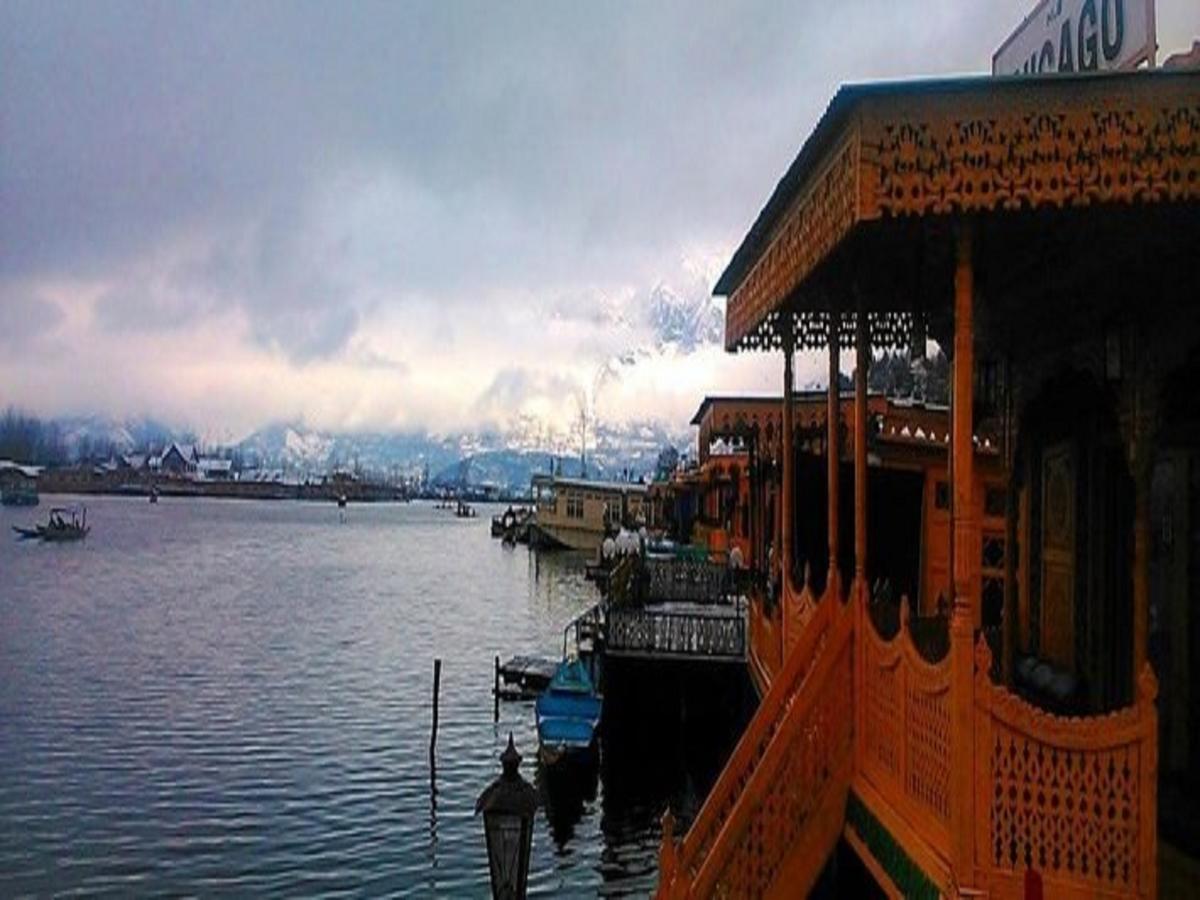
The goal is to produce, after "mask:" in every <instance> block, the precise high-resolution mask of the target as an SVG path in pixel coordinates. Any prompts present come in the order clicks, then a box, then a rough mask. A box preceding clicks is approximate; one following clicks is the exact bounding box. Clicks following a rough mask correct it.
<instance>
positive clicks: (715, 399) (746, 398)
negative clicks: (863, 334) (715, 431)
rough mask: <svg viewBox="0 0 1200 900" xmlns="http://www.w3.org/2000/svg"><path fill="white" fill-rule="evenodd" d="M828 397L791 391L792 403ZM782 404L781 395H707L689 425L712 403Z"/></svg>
mask: <svg viewBox="0 0 1200 900" xmlns="http://www.w3.org/2000/svg"><path fill="white" fill-rule="evenodd" d="M827 396H828V391H826V390H825V388H811V389H806V390H802V391H792V402H793V403H802V402H804V401H806V400H824V399H825V398H826V397H827ZM840 396H841V397H842V398H843V400H845V399H849V398H853V397H854V391H853V390H847V389H846V388H845V387H843V388H842V390H841V394H840ZM867 396H869V397H879V396H881V394H880V392H879V391H876V390H871V391H868V392H867ZM782 402H783V394H716V395H714V394H707V395H705V397H704V399H703V400H701V401H700V408H699V409H697V410H696V414H695V415H694V416H692V421H691V423H690V424H692V425H699V424H700V423H701V421H703V419H704V414H705V413H706V412H708V408H709V407H710V406H712V405H713V404H714V403H770V404H773V405H776V406H778V405H779V404H780V403H782Z"/></svg>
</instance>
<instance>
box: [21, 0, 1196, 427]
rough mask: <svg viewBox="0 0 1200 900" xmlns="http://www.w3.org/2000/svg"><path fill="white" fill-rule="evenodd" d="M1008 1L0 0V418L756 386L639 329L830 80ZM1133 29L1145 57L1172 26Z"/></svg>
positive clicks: (180, 418) (961, 27)
mask: <svg viewBox="0 0 1200 900" xmlns="http://www.w3.org/2000/svg"><path fill="white" fill-rule="evenodd" d="M1032 5H1033V4H1032V2H1030V0H1021V2H1010V0H988V2H984V0H977V2H967V0H891V2H873V0H870V2H869V0H862V2H853V0H841V2H829V0H821V2H806V0H791V2H778V0H776V2H766V3H746V4H742V3H739V4H731V3H727V2H723V0H722V2H715V0H714V2H709V0H688V2H661V3H660V2H645V3H642V2H638V3H634V2H619V3H618V2H596V3H589V4H584V3H582V2H576V0H563V2H550V0H546V2H541V3H524V2H519V0H518V2H505V3H495V2H489V3H470V2H447V0H439V2H430V3H421V2H389V3H371V2H354V3H338V4H333V3H317V2H289V3H271V2H217V0H210V2H204V3H187V2H103V3H86V4H85V3H75V2H65V3H59V2H48V0H36V2H17V0H0V407H3V406H7V405H10V404H11V405H16V406H19V407H21V408H24V409H26V410H28V411H31V412H34V413H37V414H41V415H47V416H61V415H77V414H100V415H105V416H112V417H116V418H121V417H130V416H139V415H147V414H148V415H152V416H155V417H157V418H160V419H163V420H165V421H167V422H170V423H174V424H176V425H179V426H184V427H189V428H192V429H194V430H196V431H198V432H199V433H201V434H202V435H205V436H208V437H210V438H216V439H222V438H223V439H237V438H238V437H240V436H242V435H244V434H246V433H248V432H249V431H251V430H253V429H255V428H257V427H260V426H263V425H266V424H269V423H273V422H281V421H289V422H302V423H304V424H306V425H308V426H310V427H313V428H320V429H324V430H330V431H355V430H391V429H430V430H434V431H439V430H440V431H445V430H451V429H460V428H477V427H481V426H485V425H486V426H489V427H500V428H503V427H506V426H507V425H509V424H510V423H512V422H516V421H519V420H525V421H528V420H537V421H544V422H546V423H547V424H548V425H549V426H550V427H559V426H565V425H567V423H569V422H571V421H573V420H574V419H576V418H577V417H578V412H579V409H580V408H581V407H583V408H586V409H587V410H589V413H590V414H591V415H592V416H593V418H599V419H601V420H620V421H629V420H644V419H656V420H661V421H665V422H670V423H672V424H675V425H682V424H683V423H686V421H687V419H688V418H689V417H690V415H691V413H692V412H693V411H694V409H695V408H696V406H697V405H698V404H699V400H700V399H701V397H702V396H703V395H704V394H705V393H706V392H709V393H712V392H723V393H728V392H734V391H752V392H756V393H764V392H776V391H779V390H780V389H781V382H782V376H781V365H780V361H779V359H778V358H777V357H774V356H772V355H767V354H743V355H737V356H734V355H728V354H725V353H724V352H723V350H722V348H721V342H720V333H719V329H718V333H717V334H716V335H713V334H707V335H706V336H705V337H703V338H702V339H696V340H692V339H680V338H679V336H678V334H676V333H674V332H673V331H672V330H671V329H669V328H667V327H665V326H664V321H665V320H666V319H667V318H668V316H666V315H665V313H664V310H665V311H670V310H678V309H682V310H685V311H691V313H690V314H693V315H696V316H699V317H701V318H702V319H703V318H704V316H706V315H707V316H709V318H711V316H712V313H713V309H712V306H711V304H713V303H715V302H716V301H713V300H712V299H710V297H709V295H710V291H711V287H712V285H713V283H714V282H715V280H716V277H717V276H718V275H719V274H720V272H721V270H722V269H723V267H724V265H725V263H726V262H727V261H728V259H729V257H730V255H731V254H732V252H733V250H734V249H735V248H736V247H737V245H738V243H739V242H740V240H741V238H742V236H743V235H744V234H745V232H746V230H747V229H748V228H749V226H750V224H751V223H752V222H753V220H754V217H755V216H756V215H757V213H758V211H759V209H760V208H761V207H762V205H763V203H764V202H765V200H766V198H767V197H768V195H769V194H770V192H771V190H772V189H773V187H774V185H775V183H776V181H777V180H778V179H779V177H780V176H781V175H782V174H783V172H784V170H785V169H786V167H787V165H788V164H789V163H790V161H791V160H792V158H793V157H794V156H795V153H796V152H797V150H798V148H799V147H800V145H801V143H802V142H803V140H804V139H805V137H806V136H807V135H808V134H809V132H810V131H811V130H812V128H813V126H814V125H815V124H816V122H817V120H818V118H819V116H820V114H821V112H822V111H823V110H824V108H825V105H826V104H827V103H828V102H829V100H830V98H831V97H832V96H833V94H834V92H835V91H836V89H837V87H838V86H839V85H840V84H842V83H846V82H853V81H866V80H873V79H880V78H905V77H914V76H921V75H938V74H958V73H985V72H987V71H988V69H989V67H990V60H991V54H992V52H993V51H994V49H995V48H996V47H997V46H998V45H999V44H1000V43H1001V42H1002V41H1003V40H1004V38H1005V37H1006V36H1007V35H1008V33H1009V32H1010V31H1011V30H1012V29H1013V28H1014V27H1015V26H1016V25H1017V23H1019V22H1020V20H1021V19H1022V18H1023V17H1024V15H1025V14H1026V13H1027V12H1028V11H1029V9H1030V8H1032ZM1157 23H1158V37H1159V46H1160V48H1161V49H1160V54H1159V58H1160V60H1161V59H1162V58H1165V56H1166V55H1168V54H1169V53H1171V52H1174V51H1178V50H1183V49H1186V48H1187V47H1188V46H1190V44H1191V41H1192V39H1193V38H1194V37H1200V4H1198V3H1196V2H1195V0H1159V2H1158V4H1157ZM717 315H718V318H719V309H718V310H717ZM706 321H707V320H706ZM822 366H823V363H822V362H821V361H820V360H819V359H815V358H806V359H804V360H802V361H801V362H800V364H799V366H798V375H797V377H798V381H799V383H801V384H805V383H806V382H810V381H814V380H816V379H818V378H819V377H820V373H821V370H822Z"/></svg>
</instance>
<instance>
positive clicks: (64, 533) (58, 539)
mask: <svg viewBox="0 0 1200 900" xmlns="http://www.w3.org/2000/svg"><path fill="white" fill-rule="evenodd" d="M91 530H92V529H90V528H47V529H45V530H43V531H42V540H43V541H50V542H51V543H65V542H66V541H82V540H83V539H84V538H85V537H87V536H88V532H89V531H91Z"/></svg>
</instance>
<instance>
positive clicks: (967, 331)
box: [950, 222, 990, 886]
mask: <svg viewBox="0 0 1200 900" xmlns="http://www.w3.org/2000/svg"><path fill="white" fill-rule="evenodd" d="M956 237H957V240H956V243H957V247H956V264H955V271H954V369H953V373H952V379H953V384H952V391H953V393H952V394H951V409H950V415H951V429H952V430H951V435H952V436H951V440H952V444H951V455H952V458H951V463H952V469H951V477H950V481H951V510H950V512H951V517H952V522H951V531H950V534H951V541H952V542H953V543H952V549H953V556H952V560H953V562H952V567H953V572H952V578H953V585H954V608H953V612H952V613H951V619H950V666H951V681H950V703H951V710H950V715H951V723H950V724H951V740H950V759H951V767H950V768H951V773H950V778H951V785H950V788H951V803H950V817H951V821H950V834H951V861H952V862H953V865H954V873H955V879H956V880H957V882H958V883H959V884H960V885H963V886H969V885H972V884H974V883H975V855H974V841H973V836H974V833H975V824H976V823H975V796H976V785H975V708H974V707H975V648H974V635H975V612H974V608H975V606H977V605H978V598H976V597H972V596H971V586H972V585H973V584H974V583H975V579H974V577H973V576H974V574H975V573H976V572H977V571H978V569H979V566H980V544H979V520H978V517H977V516H976V514H975V507H974V497H973V493H974V477H975V467H974V463H975V446H974V440H973V430H974V429H973V427H972V424H973V423H972V416H973V405H974V404H973V402H972V401H973V395H974V377H973V375H974V373H973V358H974V339H975V334H974V327H973V321H972V311H973V310H972V304H973V302H974V294H975V284H974V272H973V267H972V255H971V230H970V223H967V222H964V223H962V224H961V225H960V226H959V229H958V232H957V236H956ZM984 788H990V785H981V786H980V789H981V790H983V789H984Z"/></svg>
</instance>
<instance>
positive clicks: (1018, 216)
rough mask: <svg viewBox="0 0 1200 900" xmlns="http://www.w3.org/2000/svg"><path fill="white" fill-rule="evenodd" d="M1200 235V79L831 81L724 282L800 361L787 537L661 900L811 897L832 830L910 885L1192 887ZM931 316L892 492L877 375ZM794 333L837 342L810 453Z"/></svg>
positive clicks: (736, 340) (930, 889)
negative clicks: (917, 460) (946, 367)
mask: <svg viewBox="0 0 1200 900" xmlns="http://www.w3.org/2000/svg"><path fill="white" fill-rule="evenodd" d="M1197 234H1200V72H1197V71H1194V70H1193V71H1186V70H1185V71H1152V72H1145V71H1139V72H1124V73H1119V74H1117V73H1114V74H1106V75H1104V76H1102V77H1101V76H1096V75H1089V76H1079V77H1076V76H1070V75H1063V76H1056V77H1053V78H1049V77H1048V78H1004V79H993V78H954V79H942V80H929V81H914V82H905V83H900V84H865V85H855V86H849V87H843V88H842V89H841V90H840V91H839V92H838V93H837V95H836V96H835V97H834V99H833V101H832V102H831V104H830V106H829V108H828V110H827V111H826V112H825V114H824V116H823V117H822V118H821V120H820V122H819V123H818V125H817V127H816V129H815V131H814V132H813V133H812V135H811V136H810V137H809V138H808V139H807V141H806V142H805V143H804V145H803V147H802V149H801V150H800V152H799V155H798V156H797V157H796V159H795V161H794V162H793V163H792V165H791V166H790V167H789V169H788V171H787V172H786V173H785V174H784V176H783V178H782V179H781V180H780V182H779V184H778V186H777V188H776V189H775V192H774V193H773V194H772V196H771V197H770V198H769V200H768V201H767V204H766V206H765V207H764V208H763V210H762V212H761V213H760V215H759V217H758V219H757V221H756V222H755V223H754V225H753V227H752V228H751V229H750V231H749V232H748V234H747V235H746V237H745V239H744V240H743V242H742V244H741V246H740V247H739V248H738V250H737V251H736V253H735V254H734V256H733V258H732V259H731V261H730V263H729V265H728V267H727V269H726V270H725V272H724V274H723V275H722V276H721V278H720V279H719V281H718V283H717V285H716V289H715V292H716V293H717V294H718V295H720V296H723V297H726V298H727V301H728V302H727V306H726V323H725V343H726V348H727V349H728V350H730V351H747V350H763V351H771V352H776V353H780V354H781V355H782V357H783V367H782V368H783V397H782V401H781V402H780V403H779V412H778V416H777V417H776V418H775V423H774V424H775V429H774V433H775V435H776V437H774V439H773V440H772V441H771V445H772V450H771V451H770V453H771V460H772V464H771V466H770V467H768V469H767V474H768V475H769V476H770V478H767V479H765V480H764V483H763V484H761V485H759V486H757V487H753V488H751V493H750V496H751V497H753V496H755V491H766V497H767V504H766V506H765V508H764V509H765V510H769V511H770V512H769V513H765V512H764V515H767V518H766V520H765V521H766V525H765V527H764V526H763V525H762V524H761V520H760V524H759V525H757V526H753V525H752V528H753V527H758V528H761V529H762V530H761V531H759V532H753V531H752V532H751V533H752V535H757V534H761V535H763V538H762V540H764V541H766V542H767V543H768V544H769V545H770V546H773V547H777V548H779V551H778V552H775V553H773V554H770V557H771V558H770V559H769V561H768V565H767V572H768V576H767V577H766V578H763V579H760V580H757V581H752V587H751V593H752V596H751V601H750V603H751V613H750V615H751V619H752V627H751V651H750V652H751V656H752V660H751V662H752V666H753V667H754V668H755V669H756V670H757V672H756V677H755V680H756V682H757V683H758V684H759V686H760V689H761V690H762V696H761V702H760V704H759V706H758V709H757V711H756V712H755V714H754V717H753V718H752V720H751V722H750V723H749V725H748V726H747V728H746V730H745V733H744V734H743V735H742V738H741V740H740V741H739V743H738V744H737V746H736V748H735V749H734V751H733V753H732V754H731V756H730V758H729V760H728V762H727V764H726V766H725V768H724V770H723V771H722V773H721V775H720V776H719V778H718V780H717V782H716V784H715V785H714V787H713V789H712V790H711V791H710V793H709V795H708V797H707V798H706V799H705V801H704V804H703V806H702V807H701V809H700V811H699V813H698V814H697V815H696V816H695V817H694V818H693V819H692V820H691V822H690V824H689V827H688V828H687V830H686V833H684V834H682V835H677V834H676V830H675V820H674V818H673V816H672V814H671V812H670V811H668V812H667V814H666V815H665V816H664V820H663V841H662V845H661V851H660V858H659V862H660V872H659V887H658V893H659V896H661V897H708V896H783V895H789V896H791V895H803V894H805V893H806V892H808V891H809V890H811V889H812V887H813V886H814V885H815V884H816V883H817V881H818V879H819V878H820V876H821V873H822V872H823V871H824V870H825V869H826V866H827V863H828V861H829V860H830V858H831V856H832V855H833V854H834V852H835V850H836V848H837V847H838V846H839V844H840V845H841V846H842V848H843V851H844V852H849V853H852V854H853V855H855V856H857V857H858V859H859V860H860V861H861V863H862V866H863V869H864V870H865V871H866V872H867V873H868V874H869V876H870V877H871V878H873V879H874V880H875V881H876V882H877V883H878V885H879V886H880V888H881V889H882V890H883V892H884V893H886V894H887V895H889V896H901V895H903V896H929V897H935V896H939V895H942V896H947V897H965V896H988V897H1019V896H1026V897H1028V896H1046V897H1096V896H1103V897H1154V896H1159V895H1160V894H1161V895H1162V896H1184V895H1186V894H1187V893H1188V891H1189V886H1191V888H1192V889H1193V890H1194V885H1195V883H1196V880H1197V878H1198V873H1200V866H1198V864H1197V860H1198V859H1200V838H1198V837H1197V836H1198V835H1200V813H1198V812H1197V811H1198V810H1200V725H1198V722H1200V718H1198V717H1197V715H1196V709H1198V708H1200V705H1198V704H1197V703H1196V697H1195V693H1194V692H1195V690H1196V688H1195V684H1196V683H1197V681H1198V680H1200V679H1198V677H1197V673H1198V672H1200V668H1198V667H1197V660H1200V629H1197V628H1196V627H1195V622H1196V619H1197V616H1196V613H1195V610H1196V609H1197V608H1200V578H1198V575H1197V573H1200V567H1198V566H1197V565H1195V553H1196V547H1197V546H1200V515H1198V514H1197V510H1200V478H1197V477H1196V473H1197V471H1200V404H1198V402H1197V394H1196V391H1195V389H1194V385H1195V384H1196V383H1197V381H1198V380H1200V318H1197V317H1196V316H1194V315H1189V314H1187V312H1186V307H1185V305H1184V304H1185V303H1186V301H1185V300H1184V298H1185V297H1188V296H1190V295H1191V294H1192V293H1194V291H1195V287H1196V285H1197V284H1200V254H1197V253H1196V235H1197ZM927 337H928V338H932V339H933V340H935V341H936V342H937V344H938V345H939V346H940V347H942V348H943V349H944V350H946V351H947V353H948V354H949V355H950V357H951V392H950V395H951V403H950V408H949V410H948V412H938V411H926V412H937V413H938V415H939V416H941V417H942V418H943V420H944V419H945V418H946V417H947V416H948V428H947V429H946V433H945V434H943V433H941V432H940V431H938V430H937V427H936V426H933V427H934V434H935V438H934V440H932V441H929V440H927V437H928V434H929V428H928V427H926V426H925V425H922V426H921V430H922V432H923V433H924V434H925V436H926V438H923V439H922V440H923V446H922V447H921V449H920V451H919V452H920V453H921V454H929V455H930V457H929V458H930V459H932V458H934V457H938V458H940V466H939V467H937V468H935V467H933V466H932V465H931V464H929V463H926V464H918V465H917V470H918V471H919V472H921V479H920V483H919V485H918V483H917V481H916V480H915V479H914V480H913V481H912V484H911V485H908V486H903V487H901V484H902V482H900V481H896V479H895V478H893V477H891V474H892V473H891V472H890V468H891V467H889V466H886V465H876V464H874V457H875V456H879V457H880V458H881V459H882V458H883V457H884V456H885V454H884V453H883V444H884V442H882V441H881V440H880V436H881V434H889V435H890V433H891V432H890V426H889V425H888V424H887V423H888V417H889V413H888V412H886V411H885V412H883V414H882V415H883V419H882V421H883V425H882V428H881V427H880V425H879V422H880V418H879V416H880V413H879V411H878V409H876V410H875V411H873V409H872V398H871V397H870V396H869V395H868V392H867V369H868V367H869V363H870V360H871V355H872V353H874V352H878V351H880V350H884V349H889V348H894V349H901V348H905V347H911V346H917V347H920V346H923V345H924V343H925V340H926V338H927ZM797 351H810V352H811V351H818V352H820V353H822V354H823V355H824V356H825V357H826V358H827V361H828V373H829V375H828V383H829V384H830V385H831V387H830V389H829V391H828V393H827V398H826V400H827V402H826V411H825V415H824V418H823V423H818V424H823V430H824V439H823V441H820V442H818V443H812V442H811V440H809V439H808V438H806V436H805V433H804V429H803V428H802V427H798V425H797V419H798V418H799V416H798V414H797V409H796V404H795V403H794V398H795V391H794V388H793V381H794V378H793V361H794V356H795V354H796V352H797ZM845 351H849V352H850V353H852V354H853V360H854V368H855V377H854V380H853V385H854V399H853V401H852V404H851V405H850V406H849V408H847V406H846V404H845V403H844V402H843V399H842V397H841V396H840V390H839V387H838V385H839V381H840V373H841V363H842V360H843V355H842V354H843V352H845ZM915 414H916V412H915V411H908V412H906V413H905V415H907V416H909V417H910V418H911V417H912V416H913V415H915ZM923 414H924V413H922V415H923ZM907 427H908V429H909V434H910V436H911V435H914V434H915V431H914V430H913V428H912V423H911V422H909V423H908V426H907ZM900 430H901V432H902V431H903V426H902V427H901V429H900ZM763 431H764V433H765V429H764V430H763ZM806 442H807V446H806ZM989 444H990V445H991V446H989ZM766 455H767V454H766V453H764V456H766ZM847 460H848V464H847ZM898 461H899V460H898V459H897V460H896V462H898ZM750 468H751V471H755V467H754V466H751V467H750ZM878 471H883V472H884V474H885V475H887V476H889V477H888V479H887V480H888V482H896V483H895V485H892V484H888V485H886V486H885V485H884V484H883V482H882V479H881V477H880V476H879V475H877V474H876V473H877V472H878ZM771 516H773V517H774V519H773V521H772V519H771V518H770V517H771ZM751 521H752V522H753V521H754V519H753V517H751ZM906 522H907V523H908V524H907V525H906V524H905V523H906ZM885 525H886V526H887V527H883V526H885ZM914 535H918V536H920V542H921V543H922V544H923V545H924V546H925V547H927V548H929V551H932V553H930V552H927V551H926V550H921V549H920V548H917V551H916V556H915V558H916V559H917V560H918V561H919V562H918V565H917V568H916V577H915V579H913V580H910V581H904V578H905V576H904V574H903V570H904V569H906V568H907V570H908V571H910V572H911V571H912V566H913V560H914V548H913V543H914ZM939 535H940V536H939ZM822 545H823V546H822ZM764 546H765V544H756V543H754V541H753V540H752V555H753V554H762V553H763V552H764V550H763V549H762V548H763V547H764ZM898 572H899V574H897V573H898ZM889 580H890V581H892V583H893V584H894V585H895V590H893V591H883V590H880V589H877V586H880V585H881V584H883V583H884V582H887V581H889ZM881 594H883V595H888V594H890V595H891V596H881ZM897 594H899V597H897V596H896V595H897ZM889 612H890V614H887V615H885V614H882V613H889ZM754 622H757V623H758V624H757V625H755V624H754ZM931 633H932V634H934V635H935V636H937V637H938V638H939V639H936V640H931V639H930V637H929V635H930V634H931ZM775 648H778V649H777V650H776V649H775Z"/></svg>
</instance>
